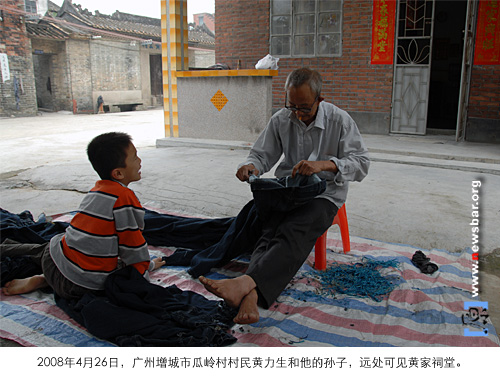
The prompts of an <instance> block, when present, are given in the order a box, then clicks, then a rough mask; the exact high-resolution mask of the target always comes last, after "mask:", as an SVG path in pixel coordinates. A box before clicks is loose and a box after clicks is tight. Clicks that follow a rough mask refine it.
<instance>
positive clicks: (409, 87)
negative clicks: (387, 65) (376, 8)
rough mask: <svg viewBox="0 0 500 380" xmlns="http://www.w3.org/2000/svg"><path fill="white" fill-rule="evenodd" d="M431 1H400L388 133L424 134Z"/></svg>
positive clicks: (428, 78) (429, 58)
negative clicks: (389, 131)
mask: <svg viewBox="0 0 500 380" xmlns="http://www.w3.org/2000/svg"><path fill="white" fill-rule="evenodd" d="M433 19H434V0H400V1H399V6H398V9H397V14H396V30H397V32H396V36H397V37H396V49H395V59H394V61H395V64H394V81H393V82H394V83H393V95H392V117H391V132H392V133H406V134H418V135H424V134H425V131H426V125H427V104H428V100H429V86H430V74H431V54H432V31H433Z"/></svg>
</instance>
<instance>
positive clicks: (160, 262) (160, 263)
mask: <svg viewBox="0 0 500 380" xmlns="http://www.w3.org/2000/svg"><path fill="white" fill-rule="evenodd" d="M153 262H154V263H155V267H154V268H153V270H157V269H158V268H161V267H162V266H164V265H165V261H163V260H162V259H161V257H156V258H154V259H153Z"/></svg>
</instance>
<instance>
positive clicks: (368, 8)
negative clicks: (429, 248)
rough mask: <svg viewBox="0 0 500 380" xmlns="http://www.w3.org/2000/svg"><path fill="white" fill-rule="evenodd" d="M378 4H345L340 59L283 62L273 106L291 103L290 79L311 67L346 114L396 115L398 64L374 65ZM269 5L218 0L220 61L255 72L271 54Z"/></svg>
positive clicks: (367, 0) (359, 1)
mask: <svg viewBox="0 0 500 380" xmlns="http://www.w3.org/2000/svg"><path fill="white" fill-rule="evenodd" d="M372 4H373V3H372V0H357V1H344V7H343V12H344V13H343V46H342V57H339V58H331V57H330V58H280V61H279V63H278V66H279V75H278V76H277V77H275V79H274V81H273V107H274V108H280V107H282V106H283V104H284V101H285V95H284V90H283V86H284V84H285V80H286V76H287V75H288V74H289V73H290V71H292V70H293V69H295V68H298V67H303V66H308V67H310V68H313V69H316V70H318V71H319V72H320V73H321V74H322V77H323V96H324V97H325V98H326V100H327V101H330V102H333V103H335V104H336V105H337V106H339V107H341V108H343V109H345V110H346V111H351V112H352V111H355V112H371V113H390V110H391V98H392V76H393V66H392V65H372V64H371V63H370V54H371V23H372ZM269 13H270V8H269V0H265V1H262V0H260V1H254V2H252V6H248V2H247V1H244V0H216V1H215V17H216V35H217V38H216V61H217V62H219V63H226V64H228V65H229V66H230V67H231V68H236V65H237V61H238V59H240V60H241V65H242V68H254V67H255V64H256V63H257V61H258V60H259V59H260V58H262V57H264V56H265V55H266V54H268V53H269V29H270V28H269V17H270V14H269Z"/></svg>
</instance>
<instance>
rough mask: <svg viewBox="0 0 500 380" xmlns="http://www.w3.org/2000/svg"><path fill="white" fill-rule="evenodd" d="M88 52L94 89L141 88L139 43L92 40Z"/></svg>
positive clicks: (120, 89) (124, 89)
mask: <svg viewBox="0 0 500 380" xmlns="http://www.w3.org/2000/svg"><path fill="white" fill-rule="evenodd" d="M90 54H91V64H92V86H93V88H94V91H126V90H140V89H141V72H140V69H141V62H140V54H139V44H136V43H133V44H132V45H131V44H130V42H116V41H109V40H99V41H92V42H91V44H90Z"/></svg>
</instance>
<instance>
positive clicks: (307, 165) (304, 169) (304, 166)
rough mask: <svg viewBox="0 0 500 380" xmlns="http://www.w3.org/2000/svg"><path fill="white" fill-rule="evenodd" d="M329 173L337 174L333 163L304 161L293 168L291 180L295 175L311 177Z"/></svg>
mask: <svg viewBox="0 0 500 380" xmlns="http://www.w3.org/2000/svg"><path fill="white" fill-rule="evenodd" d="M323 171H329V172H333V173H337V172H338V168H337V165H335V163H334V162H333V161H306V160H302V161H300V162H299V163H298V164H297V165H295V166H294V167H293V170H292V178H293V177H295V174H297V173H298V174H302V175H307V176H311V175H313V174H317V173H319V172H323Z"/></svg>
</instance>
